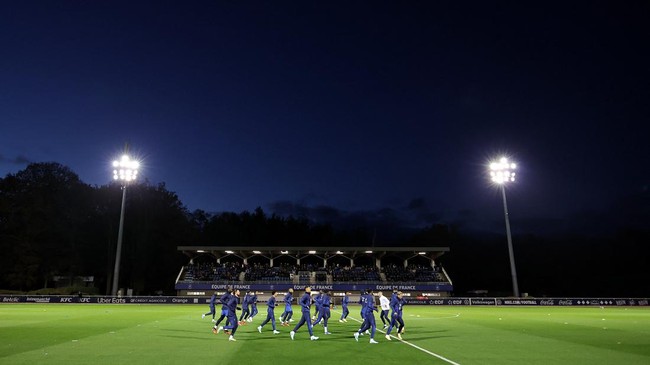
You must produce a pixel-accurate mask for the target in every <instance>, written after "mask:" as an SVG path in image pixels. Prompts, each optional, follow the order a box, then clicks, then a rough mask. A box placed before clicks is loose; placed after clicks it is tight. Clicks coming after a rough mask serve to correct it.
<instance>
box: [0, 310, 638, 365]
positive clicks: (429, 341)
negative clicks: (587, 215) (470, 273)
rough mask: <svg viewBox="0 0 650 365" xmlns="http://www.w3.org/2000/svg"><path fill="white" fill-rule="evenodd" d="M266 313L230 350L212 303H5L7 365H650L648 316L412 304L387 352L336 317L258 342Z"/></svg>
mask: <svg viewBox="0 0 650 365" xmlns="http://www.w3.org/2000/svg"><path fill="white" fill-rule="evenodd" d="M259 308H260V313H259V314H258V316H257V318H255V320H254V321H253V323H249V324H248V325H246V326H240V328H239V329H238V332H237V335H236V338H237V342H229V341H228V337H227V336H226V335H224V334H218V335H214V334H213V333H212V332H211V331H210V329H211V326H212V325H211V322H210V319H209V318H207V317H206V318H205V319H201V313H203V312H206V311H207V309H208V308H207V306H205V305H200V306H199V305H88V304H78V305H77V304H45V305H41V304H2V305H0V364H12V365H13V364H30V365H34V364H207V363H214V364H235V363H238V364H277V363H283V364H302V363H307V362H308V363H309V364H336V363H339V364H345V363H359V362H364V363H380V364H398V363H399V364H414V365H415V364H423V363H427V364H544V365H549V364H570V365H579V364H589V365H598V364H628V365H631V364H644V365H646V364H650V308H632V307H627V308H617V307H605V308H598V307H590V308H575V307H574V308H571V307H568V308H566V307H433V306H412V307H408V306H407V307H405V308H404V321H405V323H406V332H405V334H404V335H403V339H404V340H405V342H401V341H398V340H397V339H395V338H394V339H393V340H392V341H390V342H389V341H387V340H386V339H385V338H384V333H382V332H379V331H378V332H377V335H376V336H375V339H376V340H377V341H379V344H370V343H368V340H369V338H368V336H363V337H360V339H359V342H356V341H355V340H354V337H353V333H354V331H355V330H357V329H358V328H359V323H357V322H355V321H354V320H349V321H348V323H339V322H338V318H339V316H340V312H338V311H337V310H334V311H333V313H332V319H331V320H330V324H329V331H330V332H332V334H331V335H323V328H322V326H316V327H315V328H314V332H315V334H316V335H317V336H319V337H320V339H319V340H318V341H310V340H309V335H308V334H307V329H306V328H305V327H304V326H303V327H302V328H301V329H300V330H299V331H298V333H297V334H296V338H295V340H294V341H292V340H291V339H290V338H289V331H290V330H291V328H292V327H282V326H278V330H279V331H281V333H280V334H278V335H274V334H272V333H271V326H270V324H269V325H267V326H265V327H264V330H263V333H261V334H260V333H258V332H257V326H258V325H259V324H260V323H261V321H262V320H264V318H265V317H266V308H265V307H264V305H260V306H259ZM281 312H282V307H278V308H276V316H277V317H279V315H280V313H281ZM358 312H359V307H356V306H353V307H351V315H350V317H349V318H356V319H358V318H359V313H358ZM299 314H300V313H299V312H296V313H295V315H299ZM294 317H295V316H294ZM376 318H377V321H378V322H379V323H380V324H381V321H380V320H379V316H378V315H377V316H376ZM296 320H298V318H296ZM295 323H296V322H294V324H295Z"/></svg>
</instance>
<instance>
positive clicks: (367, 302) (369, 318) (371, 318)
mask: <svg viewBox="0 0 650 365" xmlns="http://www.w3.org/2000/svg"><path fill="white" fill-rule="evenodd" d="M364 298H365V299H364V300H363V303H364V305H363V307H364V308H362V309H361V311H362V313H363V315H364V319H363V325H362V326H361V328H359V330H358V331H357V332H355V333H354V339H355V340H357V341H359V335H361V333H363V332H364V331H367V330H368V329H370V343H378V342H377V341H375V331H376V330H377V325H376V324H375V312H376V311H377V307H376V306H375V296H374V295H373V293H372V290H370V289H369V290H368V293H367V294H366V295H365V296H364Z"/></svg>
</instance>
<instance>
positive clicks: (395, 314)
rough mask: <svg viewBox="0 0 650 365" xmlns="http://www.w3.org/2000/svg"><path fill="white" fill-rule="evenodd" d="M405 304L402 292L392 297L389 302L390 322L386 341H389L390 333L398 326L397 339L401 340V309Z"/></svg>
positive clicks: (402, 321) (402, 325)
mask: <svg viewBox="0 0 650 365" xmlns="http://www.w3.org/2000/svg"><path fill="white" fill-rule="evenodd" d="M405 303H406V300H405V299H404V298H403V294H402V292H398V293H397V296H395V297H393V299H391V300H390V308H391V310H392V313H391V321H390V326H388V330H387V331H386V339H387V340H388V341H390V333H391V332H392V331H393V328H394V327H395V326H396V325H397V324H399V328H398V329H397V338H399V339H400V340H401V339H402V333H404V320H403V319H402V307H403V306H404V304H405Z"/></svg>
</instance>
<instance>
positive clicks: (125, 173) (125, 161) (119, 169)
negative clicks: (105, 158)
mask: <svg viewBox="0 0 650 365" xmlns="http://www.w3.org/2000/svg"><path fill="white" fill-rule="evenodd" d="M139 167H140V164H139V163H138V161H134V160H131V158H130V157H129V156H128V155H123V156H122V158H121V159H120V160H115V161H113V180H115V181H120V182H121V183H122V208H121V209H120V227H119V229H118V232H117V249H116V253H115V269H114V271H113V288H112V290H111V295H113V296H116V295H117V288H118V286H119V281H120V260H121V258H122V235H123V232H124V210H125V206H126V186H127V185H128V183H130V182H131V181H134V180H135V179H136V178H137V177H138V168H139Z"/></svg>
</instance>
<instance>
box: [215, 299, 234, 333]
mask: <svg viewBox="0 0 650 365" xmlns="http://www.w3.org/2000/svg"><path fill="white" fill-rule="evenodd" d="M231 295H232V289H230V288H227V289H226V292H225V293H224V294H223V295H222V296H221V298H219V301H220V302H221V317H219V319H218V320H217V323H215V324H214V328H213V329H212V332H214V333H215V334H216V333H217V328H219V324H220V323H221V321H223V319H224V318H227V317H228V298H229V297H230V296H231ZM228 324H229V323H228V319H226V325H228Z"/></svg>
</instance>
